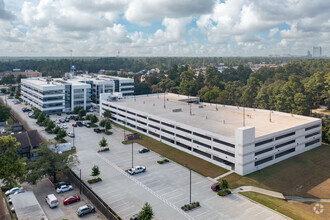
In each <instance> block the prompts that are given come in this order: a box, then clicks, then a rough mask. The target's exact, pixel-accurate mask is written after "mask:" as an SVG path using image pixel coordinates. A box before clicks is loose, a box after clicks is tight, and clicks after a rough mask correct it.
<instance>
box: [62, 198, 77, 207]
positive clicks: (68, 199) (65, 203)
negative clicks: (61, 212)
mask: <svg viewBox="0 0 330 220" xmlns="http://www.w3.org/2000/svg"><path fill="white" fill-rule="evenodd" d="M79 201H80V196H69V197H66V198H65V199H63V205H67V204H71V203H74V202H79Z"/></svg>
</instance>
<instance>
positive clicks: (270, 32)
mask: <svg viewBox="0 0 330 220" xmlns="http://www.w3.org/2000/svg"><path fill="white" fill-rule="evenodd" d="M278 32H279V29H278V28H272V29H270V30H269V34H268V36H269V37H274V36H275V34H277V33H278Z"/></svg>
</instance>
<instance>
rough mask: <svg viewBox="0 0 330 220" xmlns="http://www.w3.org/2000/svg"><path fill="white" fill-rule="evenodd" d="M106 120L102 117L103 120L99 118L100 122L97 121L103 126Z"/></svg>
mask: <svg viewBox="0 0 330 220" xmlns="http://www.w3.org/2000/svg"><path fill="white" fill-rule="evenodd" d="M106 121H109V120H107V119H103V120H101V121H100V123H99V124H100V126H101V127H104V125H105V122H106Z"/></svg>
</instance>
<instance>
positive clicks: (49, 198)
mask: <svg viewBox="0 0 330 220" xmlns="http://www.w3.org/2000/svg"><path fill="white" fill-rule="evenodd" d="M45 200H46V202H47V204H48V205H49V208H51V209H52V208H55V207H57V206H58V200H57V198H56V196H55V195H54V194H49V195H48V196H46V199H45Z"/></svg>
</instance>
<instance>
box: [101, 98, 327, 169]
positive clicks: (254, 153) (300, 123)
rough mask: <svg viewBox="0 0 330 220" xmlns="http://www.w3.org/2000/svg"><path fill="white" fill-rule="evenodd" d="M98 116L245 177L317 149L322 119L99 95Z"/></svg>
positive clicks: (188, 100) (180, 101)
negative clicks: (106, 116) (107, 112)
mask: <svg viewBox="0 0 330 220" xmlns="http://www.w3.org/2000/svg"><path fill="white" fill-rule="evenodd" d="M100 100H101V104H100V114H101V115H102V113H103V112H104V111H105V110H106V109H108V110H110V111H111V112H112V120H113V121H115V122H116V123H119V124H121V125H125V126H127V127H129V128H131V129H134V130H136V131H138V132H141V133H143V134H145V135H148V136H150V137H152V138H154V139H157V140H159V141H161V142H164V143H166V144H168V145H170V146H172V147H175V148H177V149H179V150H182V151H184V152H187V153H189V154H192V155H194V156H197V157H199V158H202V159H204V160H207V161H209V162H211V163H214V164H216V165H219V166H221V167H223V168H226V169H230V170H234V171H235V172H236V173H238V174H240V175H246V174H249V173H252V172H254V171H257V170H259V169H262V168H264V167H267V166H270V165H272V164H275V163H277V162H279V161H282V160H284V159H287V158H289V157H292V156H295V155H297V154H300V153H303V152H305V151H308V150H311V149H313V148H315V147H318V146H320V145H321V128H322V126H321V120H320V119H316V118H312V117H306V116H300V115H294V114H288V113H283V112H276V111H269V110H262V109H252V108H242V107H237V106H226V105H218V104H210V103H201V102H199V98H197V97H187V96H183V95H177V94H170V93H168V94H154V95H144V96H131V97H124V98H120V99H114V98H113V95H111V94H101V97H100Z"/></svg>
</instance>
